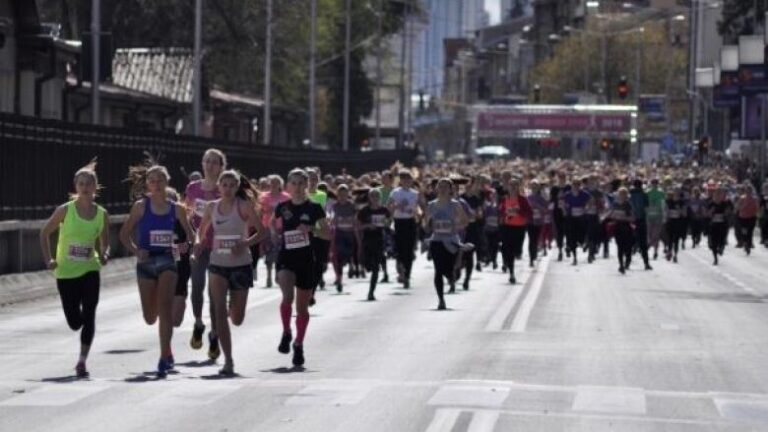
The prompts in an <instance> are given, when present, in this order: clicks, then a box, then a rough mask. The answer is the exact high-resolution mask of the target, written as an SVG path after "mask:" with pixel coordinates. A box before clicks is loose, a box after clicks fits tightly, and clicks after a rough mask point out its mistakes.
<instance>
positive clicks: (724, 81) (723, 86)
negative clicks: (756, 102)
mask: <svg viewBox="0 0 768 432" xmlns="http://www.w3.org/2000/svg"><path fill="white" fill-rule="evenodd" d="M712 104H713V105H714V107H715V108H734V107H738V106H740V105H741V88H740V87H739V73H738V72H726V71H723V72H722V73H721V74H720V84H719V85H716V86H715V87H714V88H713V89H712Z"/></svg>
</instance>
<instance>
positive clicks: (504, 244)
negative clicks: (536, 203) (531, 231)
mask: <svg viewBox="0 0 768 432" xmlns="http://www.w3.org/2000/svg"><path fill="white" fill-rule="evenodd" d="M523 242H525V227H524V226H507V225H505V226H502V227H501V258H502V259H503V260H504V265H505V266H506V267H507V269H509V274H510V275H511V276H514V275H515V258H517V257H518V256H520V255H522V254H523Z"/></svg>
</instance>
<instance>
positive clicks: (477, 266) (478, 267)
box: [475, 263, 483, 271]
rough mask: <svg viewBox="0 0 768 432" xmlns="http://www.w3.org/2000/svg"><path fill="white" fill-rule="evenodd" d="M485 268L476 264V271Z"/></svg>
mask: <svg viewBox="0 0 768 432" xmlns="http://www.w3.org/2000/svg"><path fill="white" fill-rule="evenodd" d="M482 270H483V267H482V266H481V265H480V263H477V264H475V271H482Z"/></svg>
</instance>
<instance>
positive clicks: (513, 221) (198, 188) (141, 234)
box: [40, 149, 768, 378]
mask: <svg viewBox="0 0 768 432" xmlns="http://www.w3.org/2000/svg"><path fill="white" fill-rule="evenodd" d="M128 180H130V184H131V190H130V193H131V196H132V198H133V199H134V204H133V206H132V207H131V209H130V214H129V216H128V219H127V220H126V222H125V223H124V224H123V226H122V229H121V230H120V242H121V244H122V245H123V246H124V247H125V248H126V249H127V250H128V251H130V252H131V253H132V254H134V255H135V256H136V258H137V264H136V276H137V283H138V288H139V295H140V298H141V307H142V312H143V317H144V320H145V321H146V323H147V324H148V325H153V324H154V323H155V322H157V323H158V331H159V342H160V359H159V362H158V365H157V376H158V377H160V378H162V377H165V376H166V375H167V373H168V372H169V371H170V370H172V369H173V368H174V356H173V353H172V351H171V340H172V336H173V329H174V327H179V326H180V325H181V324H182V322H183V319H184V315H185V312H186V302H187V297H189V298H190V299H191V305H192V315H193V316H194V323H193V324H192V326H193V331H192V336H191V340H190V342H189V343H190V346H191V348H192V349H195V350H199V349H201V348H202V347H203V346H204V345H205V343H204V340H203V339H204V337H205V336H206V323H205V321H204V319H203V318H204V317H203V308H204V304H205V299H206V298H207V299H208V303H209V316H210V322H209V323H208V325H209V326H210V328H209V329H208V333H207V339H208V340H207V342H208V353H207V355H208V357H209V358H210V359H211V360H214V361H215V360H217V359H218V358H219V357H220V356H221V355H222V354H223V356H224V364H223V367H222V368H221V370H220V374H222V375H224V376H232V375H234V373H235V369H234V361H233V355H232V344H233V342H232V337H231V333H230V325H235V326H239V325H241V324H242V323H243V321H244V319H245V311H246V304H247V300H248V292H249V289H250V288H252V287H253V286H254V280H255V279H256V271H255V269H256V267H257V266H258V265H259V261H260V260H262V259H263V265H264V266H265V267H266V280H265V281H259V282H260V283H263V284H264V286H265V287H271V286H272V284H273V282H274V283H275V284H277V285H278V286H279V287H280V289H281V291H282V301H281V302H280V305H279V317H280V320H281V323H282V327H283V331H282V334H281V335H280V341H279V344H278V348H277V349H278V351H279V352H280V353H284V354H289V353H292V354H293V357H292V363H293V364H294V365H295V366H297V367H300V366H302V365H303V364H304V362H305V358H304V338H305V336H306V332H307V327H308V325H309V319H310V315H309V308H310V307H311V306H312V305H314V304H315V293H316V292H317V291H318V290H324V289H325V288H326V282H325V274H326V272H327V269H328V268H329V267H330V268H331V269H332V280H333V282H332V288H331V287H330V286H329V288H330V289H335V290H337V291H338V292H342V291H343V290H344V277H345V270H346V277H347V278H361V279H366V278H367V279H369V284H368V287H369V288H368V293H367V297H366V298H367V300H369V301H375V300H376V289H377V286H378V285H379V284H381V283H389V282H390V275H392V280H393V282H396V283H398V284H401V286H402V288H403V289H410V288H411V272H412V267H413V262H414V260H415V259H416V256H417V253H419V252H421V253H424V254H425V255H426V256H427V258H428V259H429V260H431V261H432V263H433V266H434V289H435V292H436V294H437V309H438V310H444V309H446V303H445V294H446V293H452V292H454V291H455V290H456V285H457V284H460V286H461V288H462V289H464V290H468V289H469V284H470V280H471V275H472V273H473V271H475V272H476V271H482V270H483V268H492V269H494V270H496V269H497V268H499V267H501V270H502V271H503V272H504V273H505V274H506V275H508V277H509V279H508V280H509V283H510V284H515V283H517V279H516V271H519V270H517V267H519V266H520V265H528V266H530V267H534V266H535V265H536V262H537V260H538V259H540V257H541V256H547V255H549V254H551V256H550V259H553V260H557V261H565V262H567V263H570V264H571V265H580V264H583V263H584V261H585V260H586V263H592V262H594V261H595V260H596V259H607V258H609V255H610V253H611V248H610V247H609V244H610V243H611V242H612V241H615V244H616V247H615V249H614V250H613V251H614V254H615V256H616V258H617V260H618V271H619V272H620V273H622V274H625V273H626V271H627V270H628V269H629V268H630V266H631V262H632V258H633V256H634V255H636V254H637V255H639V256H640V257H641V259H642V261H643V268H644V269H645V270H652V266H651V262H652V261H653V260H657V259H659V257H660V256H661V257H662V259H666V260H668V261H671V262H674V263H677V262H678V252H679V250H680V249H685V248H686V246H690V247H692V248H696V247H699V246H700V245H701V244H702V240H703V239H706V245H707V247H708V248H709V249H710V251H711V253H712V259H713V264H714V265H717V264H718V262H719V259H720V257H722V255H723V253H724V251H725V247H726V245H727V244H728V232H729V229H730V228H731V227H733V228H734V233H735V237H736V243H737V244H736V245H735V246H736V247H738V248H742V249H743V250H744V253H745V254H747V255H749V254H750V252H751V250H752V249H753V248H754V242H753V233H754V230H755V226H756V224H757V222H758V218H759V217H760V234H761V237H760V239H761V241H760V243H762V244H764V245H768V217H762V215H764V214H765V215H766V216H768V213H765V212H764V211H763V210H765V209H768V202H766V198H767V197H768V186H762V187H761V188H760V189H761V190H760V191H759V192H758V191H756V190H755V185H753V184H750V183H745V182H737V181H736V179H735V178H734V177H733V175H732V172H731V171H730V170H729V169H727V168H726V167H699V166H696V165H695V164H693V165H685V166H682V167H681V166H656V165H642V166H639V165H638V166H630V165H623V164H609V163H596V162H574V161H560V160H542V161H524V160H516V161H492V162H484V163H475V164H467V163H453V164H448V163H445V164H434V165H428V166H423V167H420V168H407V167H403V166H399V165H396V166H393V167H391V168H390V169H387V170H384V171H381V172H375V173H367V174H364V175H362V176H359V177H353V176H350V175H347V174H343V175H336V174H334V173H323V172H321V171H320V170H319V169H318V168H312V167H308V168H297V169H294V170H292V171H291V172H289V173H287V175H286V176H285V178H283V177H282V176H281V174H277V173H275V174H271V175H268V176H265V177H262V178H255V179H250V178H248V177H246V176H245V175H243V173H240V172H238V171H235V170H231V169H227V158H226V156H225V155H224V153H222V152H221V151H219V150H216V149H209V150H208V151H206V152H205V154H204V155H203V158H202V171H201V172H195V173H192V174H190V175H189V178H188V179H184V180H185V181H188V184H187V186H186V188H185V189H184V191H183V192H182V193H178V192H176V191H175V190H174V189H172V188H171V187H170V186H169V185H170V182H171V178H170V175H169V173H168V170H167V169H166V168H164V167H163V166H161V165H159V164H157V163H155V162H153V161H151V160H150V161H146V162H145V163H142V164H139V165H136V166H133V167H130V169H129V171H128ZM99 187H100V186H99V182H98V177H97V173H96V164H95V161H94V162H92V163H91V164H89V165H87V166H85V167H83V168H82V169H80V170H78V171H77V172H76V173H75V175H74V193H73V194H72V199H71V200H70V201H69V202H67V203H65V204H63V205H61V206H60V207H58V208H57V209H56V210H55V211H54V213H53V215H52V216H51V218H50V219H49V220H48V222H47V223H46V224H45V226H44V228H43V229H42V231H41V234H40V243H41V248H42V251H43V257H44V259H45V260H46V263H47V265H48V268H50V269H51V270H53V271H54V275H55V277H56V280H57V286H58V290H59V293H60V297H61V302H62V306H63V309H64V315H65V317H66V320H67V323H68V325H69V327H70V328H72V329H73V330H79V331H80V342H81V350H80V357H79V359H78V362H77V366H76V373H77V375H78V376H79V377H86V376H88V371H87V368H86V360H87V356H88V352H89V349H90V346H91V343H92V341H93V338H94V329H95V317H96V308H97V304H98V299H99V288H100V279H99V274H100V273H99V271H100V269H101V266H102V265H104V264H105V263H106V262H107V261H108V260H109V238H108V229H107V228H108V226H109V222H108V221H109V219H108V215H107V212H106V211H105V210H104V208H103V207H101V206H99V205H98V204H97V203H96V200H97V195H98V190H99ZM56 231H58V242H57V244H56V249H55V253H52V251H51V244H50V238H51V236H52V234H53V233H54V232H56ZM689 239H690V242H689ZM526 243H527V248H526V249H527V250H526V251H524V250H523V246H524V245H526ZM499 255H500V256H501V259H500V260H499ZM518 261H523V263H522V264H519V263H518ZM390 262H391V263H390ZM206 287H207V288H208V289H207V290H206ZM206 292H207V296H206ZM294 308H295V320H294V322H293V323H292V322H291V319H292V317H293V315H294ZM294 330H295V333H294Z"/></svg>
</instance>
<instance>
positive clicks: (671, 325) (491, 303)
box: [0, 248, 768, 432]
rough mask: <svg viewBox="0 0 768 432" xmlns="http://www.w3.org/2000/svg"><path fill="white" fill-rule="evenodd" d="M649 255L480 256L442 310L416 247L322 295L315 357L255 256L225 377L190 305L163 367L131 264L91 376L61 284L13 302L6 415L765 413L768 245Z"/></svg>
mask: <svg viewBox="0 0 768 432" xmlns="http://www.w3.org/2000/svg"><path fill="white" fill-rule="evenodd" d="M653 265H654V267H655V270H654V271H651V272H646V271H643V270H641V266H640V263H639V260H636V261H635V262H634V267H633V268H632V269H631V270H630V271H629V272H628V273H627V275H625V276H622V275H620V274H619V273H618V271H617V268H618V265H617V263H616V261H615V259H610V260H603V259H599V260H598V261H597V262H595V263H594V264H591V265H590V264H586V263H584V264H580V265H579V266H577V267H573V266H571V265H570V264H569V263H567V262H555V261H550V260H549V259H548V258H544V259H543V260H541V261H540V262H539V263H538V264H537V268H536V269H535V270H533V271H531V270H529V269H525V270H524V272H523V277H522V278H521V277H520V276H519V275H518V281H520V282H524V283H522V284H518V285H515V286H510V285H508V284H507V282H506V278H505V277H504V275H502V274H501V273H500V271H491V270H484V271H483V272H481V273H476V275H475V277H473V280H472V285H471V289H470V291H468V292H463V291H462V292H459V293H458V294H456V295H452V296H449V297H448V299H447V303H448V307H449V308H450V310H448V311H444V312H441V311H436V310H435V307H436V304H437V301H436V298H435V295H434V290H433V288H432V282H431V281H432V270H431V265H430V263H429V262H427V261H426V260H425V259H424V257H423V256H422V257H420V258H419V261H418V262H417V264H416V265H415V275H414V281H413V283H412V286H413V288H412V289H410V290H404V289H402V288H400V286H399V285H398V284H394V283H391V284H385V285H381V286H380V287H379V292H378V295H377V296H378V299H379V300H378V301H377V302H374V303H370V302H367V301H364V300H365V296H366V294H367V282H365V281H362V280H354V281H347V283H346V289H347V292H345V293H344V294H341V295H338V294H336V293H335V291H334V292H330V291H327V292H324V293H321V294H320V295H319V296H318V305H317V306H315V307H314V308H313V309H312V318H311V322H310V325H309V331H308V335H307V339H306V341H305V351H306V356H307V364H306V369H304V370H296V369H292V368H291V364H290V360H291V359H290V356H285V355H281V354H279V353H278V352H277V350H276V347H277V343H278V342H279V338H280V334H281V326H280V322H279V314H278V310H277V305H278V299H279V291H278V290H277V289H275V288H272V289H265V288H263V287H262V286H263V273H262V274H261V275H260V278H261V279H260V280H259V282H258V283H257V287H256V288H254V289H253V290H252V291H251V296H250V299H249V309H248V312H247V316H246V322H245V324H244V325H243V326H242V327H240V328H236V329H235V330H234V331H233V337H234V346H235V348H234V349H235V351H234V356H235V366H236V370H237V372H238V373H239V376H238V377H236V378H233V379H219V378H218V377H217V376H216V372H217V371H218V368H219V365H214V364H209V363H207V362H205V360H206V353H205V351H203V350H201V351H193V350H191V349H190V348H189V345H188V341H189V337H190V334H191V328H192V319H191V315H190V314H189V311H188V316H187V319H186V321H185V323H184V324H183V325H182V327H181V328H180V329H179V330H178V331H176V333H175V335H174V354H175V356H176V362H177V371H178V373H176V374H173V375H170V376H169V377H168V379H165V380H160V381H157V380H155V379H154V377H153V376H152V374H151V372H152V371H153V369H154V367H155V365H156V362H157V350H158V348H157V336H156V335H157V329H156V328H155V327H148V326H146V325H145V324H144V323H143V321H142V318H141V312H140V305H139V297H138V292H137V289H136V287H135V282H133V281H130V282H125V283H123V284H120V285H119V286H114V287H109V288H104V290H103V291H102V296H101V303H100V305H99V309H98V317H97V332H96V339H95V342H94V346H93V350H92V354H91V357H90V359H89V363H88V365H89V369H90V372H91V378H90V379H89V380H75V379H73V378H72V377H71V374H72V373H73V371H72V368H73V367H74V363H75V360H76V353H77V347H78V345H77V344H78V336H77V334H76V333H73V332H71V331H70V330H69V329H68V328H67V327H66V324H65V322H64V317H63V314H62V312H61V310H60V306H59V304H58V299H57V298H55V297H53V298H46V299H44V300H40V301H36V302H31V303H22V304H18V305H13V306H7V307H3V308H0V329H2V332H1V333H0V336H2V337H0V430H2V431H30V432H31V431H57V432H58V431H91V430H94V431H96V430H100V431H101V430H105V431H109V432H117V431H139V430H141V431H155V430H162V431H177V430H178V431H311V432H325V431H366V432H373V431H382V432H383V431H387V432H391V431H398V432H399V431H429V432H441V431H445V432H456V431H472V432H483V431H537V432H538V431H572V430H575V431H603V430H605V431H622V432H626V431H697V432H699V431H750V430H752V431H766V430H768V367H766V366H767V365H768V332H767V331H766V328H767V327H768V305H766V304H765V301H766V300H765V299H766V295H767V294H768V286H766V284H765V281H766V280H768V251H767V250H765V249H759V250H757V251H755V252H754V253H753V255H752V256H751V257H745V256H744V253H743V252H742V251H740V250H735V249H733V248H731V249H728V250H727V251H726V256H725V257H724V259H723V260H722V263H721V265H720V266H718V267H712V266H711V263H710V257H709V254H708V253H707V251H705V250H701V249H698V250H690V249H689V250H686V251H684V252H681V254H680V262H679V263H678V264H672V263H668V262H666V261H656V262H654V263H653ZM390 267H393V266H392V264H390ZM330 279H331V275H330V272H329V273H328V274H327V275H326V280H328V281H330ZM521 279H522V280H521Z"/></svg>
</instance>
